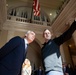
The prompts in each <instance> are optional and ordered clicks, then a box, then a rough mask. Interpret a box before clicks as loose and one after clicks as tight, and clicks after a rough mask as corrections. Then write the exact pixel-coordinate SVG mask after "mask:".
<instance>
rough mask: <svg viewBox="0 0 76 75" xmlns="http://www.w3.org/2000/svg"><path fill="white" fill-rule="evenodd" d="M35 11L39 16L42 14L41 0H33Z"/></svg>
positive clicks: (35, 14)
mask: <svg viewBox="0 0 76 75" xmlns="http://www.w3.org/2000/svg"><path fill="white" fill-rule="evenodd" d="M33 12H34V16H39V15H40V4H39V0H33Z"/></svg>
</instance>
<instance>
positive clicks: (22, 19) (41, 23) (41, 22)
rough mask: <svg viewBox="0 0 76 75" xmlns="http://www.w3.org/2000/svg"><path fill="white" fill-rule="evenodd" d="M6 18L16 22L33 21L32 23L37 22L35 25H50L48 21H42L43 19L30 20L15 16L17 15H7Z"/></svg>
mask: <svg viewBox="0 0 76 75" xmlns="http://www.w3.org/2000/svg"><path fill="white" fill-rule="evenodd" d="M7 20H11V21H16V22H23V23H25V22H26V23H33V24H37V25H46V26H51V23H50V22H44V21H37V20H30V19H26V18H22V17H17V16H10V15H8V16H7Z"/></svg>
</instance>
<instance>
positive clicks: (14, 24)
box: [2, 20, 51, 34]
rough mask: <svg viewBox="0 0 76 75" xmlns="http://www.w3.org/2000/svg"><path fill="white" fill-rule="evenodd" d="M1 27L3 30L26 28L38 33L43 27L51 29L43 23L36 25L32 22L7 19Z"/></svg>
mask: <svg viewBox="0 0 76 75" xmlns="http://www.w3.org/2000/svg"><path fill="white" fill-rule="evenodd" d="M2 29H4V30H13V31H22V32H25V31H27V30H33V31H35V32H36V33H38V34H42V32H43V30H44V29H49V30H50V29H51V27H50V26H45V25H39V24H38V25H37V24H33V23H27V22H25V23H23V22H15V21H9V20H7V21H6V22H5V23H4V25H3V27H2Z"/></svg>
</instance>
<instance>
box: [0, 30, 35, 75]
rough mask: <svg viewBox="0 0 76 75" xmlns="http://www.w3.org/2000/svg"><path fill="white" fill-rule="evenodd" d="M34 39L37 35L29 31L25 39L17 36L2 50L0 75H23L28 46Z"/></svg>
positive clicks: (0, 51)
mask: <svg viewBox="0 0 76 75" xmlns="http://www.w3.org/2000/svg"><path fill="white" fill-rule="evenodd" d="M34 39H35V33H34V32H33V31H28V32H27V33H26V34H25V36H24V38H21V37H19V36H16V37H14V38H12V39H11V40H10V41H8V42H7V43H6V44H5V45H4V46H3V47H2V48H1V49H0V75H21V69H22V64H23V62H24V59H25V58H26V53H27V44H29V43H31V42H33V41H34Z"/></svg>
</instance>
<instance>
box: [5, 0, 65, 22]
mask: <svg viewBox="0 0 76 75" xmlns="http://www.w3.org/2000/svg"><path fill="white" fill-rule="evenodd" d="M6 1H7V5H8V7H15V6H16V5H18V3H22V4H23V5H25V4H26V5H27V6H30V7H32V4H33V0H6ZM64 1H66V0H39V2H40V8H41V10H44V12H45V13H46V14H47V15H48V16H49V18H50V20H51V21H52V20H53V19H54V18H55V17H56V15H57V14H56V12H57V10H58V9H59V8H60V7H61V6H62V5H63V3H64ZM13 3H14V5H13ZM50 13H51V14H52V15H50Z"/></svg>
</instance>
